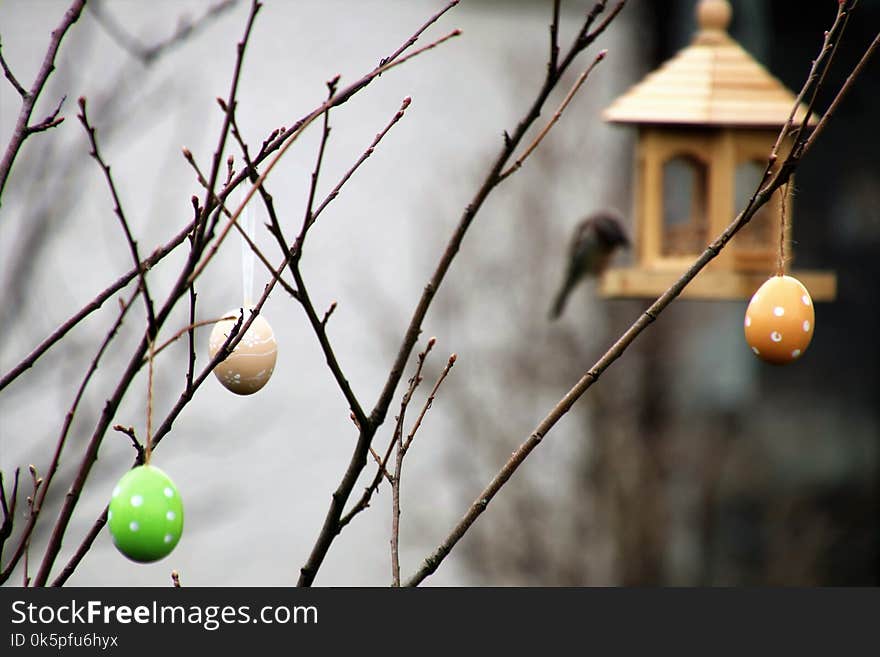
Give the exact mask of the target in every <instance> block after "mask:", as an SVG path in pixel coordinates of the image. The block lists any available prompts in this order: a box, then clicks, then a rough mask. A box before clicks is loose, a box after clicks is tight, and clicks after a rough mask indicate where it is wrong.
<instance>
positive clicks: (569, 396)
mask: <svg viewBox="0 0 880 657" xmlns="http://www.w3.org/2000/svg"><path fill="white" fill-rule="evenodd" d="M851 4H852V0H850V1H849V2H841V4H840V5H839V9H838V16H837V19H835V25H838V21H839V20H840V15H841V13H842V12H846V11H848V10H849V9H850V8H851ZM841 37H842V29H841V30H838V31H835V30H833V29H832V30H829V31H828V32H827V33H826V37H825V41H824V43H823V46H822V52H823V53H825V52H830V50H829V43H832V42H833V41H834V40H836V39H838V38H841ZM876 42H877V39H875V41H874V43H872V45H871V46H870V47H869V49H868V50H869V51H871V50H872V49H873V48H874V47H875V44H876ZM866 54H868V53H866ZM819 59H821V56H820V58H819ZM817 61H818V60H817ZM864 61H865V57H863V58H862V60H861V61H860V62H859V64H858V65H857V66H856V69H855V70H854V71H853V74H852V75H851V76H850V78H848V79H847V81H846V83H845V84H844V86H845V87H847V88H848V87H849V86H851V84H852V80H853V79H854V76H855V75H856V74H857V73H858V72H860V71H861V70H862V66H863V63H864ZM820 78H822V79H824V76H819V78H817V76H816V67H815V66H814V67H813V70H812V71H811V72H810V75H809V76H808V78H807V81H806V83H805V84H804V87H803V89H802V90H801V93H800V94H798V97H797V100H796V101H795V104H794V107H793V109H792V112H791V115H790V117H789V119H788V121H787V122H786V124H785V125H784V126H783V127H782V130H781V131H780V133H779V138H778V139H777V142H776V145H775V146H774V147H773V150H772V151H771V153H770V155H769V157H768V164H767V169H768V171H769V170H771V169H772V167H773V164H774V162H775V159H776V157H777V151H778V148H779V146H780V144H781V143H782V140H783V139H784V137H785V135H786V134H788V131H789V130H790V128H791V125H792V122H793V119H794V116H795V113H796V111H797V109H798V106H799V104H800V100H801V99H802V98H803V97H804V95H805V94H806V90H807V89H808V88H810V86H811V85H812V84H813V82H814V81H815V80H816V79H820ZM841 91H844V89H843V88H842V89H841ZM837 97H838V98H839V97H840V93H838V95H837ZM809 143H811V142H809V140H808V138H807V137H805V136H804V135H803V134H800V135H798V139H797V141H796V143H795V146H794V147H793V148H792V150H791V152H790V153H789V154H788V156H787V157H786V159H785V161H784V162H783V163H782V165H781V166H780V167H779V169H778V171H777V172H776V174H775V175H774V176H773V177H772V179H771V180H770V181H769V182H768V183H767V184H766V185H765V186H764V187H762V186H761V185H759V186H758V188H757V189H756V190H755V192H754V194H753V195H752V197H751V198H750V199H749V201H748V203H747V204H746V207H745V209H744V210H743V211H742V212H740V214H739V215H738V216H737V217H736V219H735V220H734V221H733V222H732V223H731V224H730V225H729V226H728V227H727V228H726V229H725V230H724V232H723V233H722V234H721V235H720V236H719V237H717V238H716V239H715V240H714V241H713V242H712V243H711V244H710V245H709V246H708V247H706V249H705V251H703V253H702V254H701V255H700V256H699V257H698V258H697V260H696V261H695V262H694V263H693V264H692V265H691V266H690V267H689V268H688V270H687V271H686V272H685V273H684V274H683V275H682V276H681V277H680V278H679V279H678V280H677V281H676V282H675V283H673V284H672V285H671V286H670V287H669V288H668V289H667V290H666V291H665V292H664V293H663V294H662V295H661V296H660V297H659V298H658V299H657V300H656V301H655V302H654V303H653V304H651V306H650V307H649V308H648V309H647V310H646V311H644V312H643V313H642V314H641V315H640V316H639V317H638V318H637V319H636V321H635V322H634V323H633V324H632V325H631V326H630V327H629V328H628V329H627V330H626V332H624V333H623V335H621V336H620V338H618V340H617V341H616V342H615V343H614V345H612V347H611V348H610V349H609V350H608V351H607V352H605V354H604V355H603V356H602V357H601V358H600V359H599V360H598V361H597V362H596V363H595V365H593V367H592V368H591V369H590V370H588V371H587V372H586V373H585V374H584V375H583V376H582V377H581V379H580V380H579V381H578V382H577V383H576V384H575V385H574V386H573V387H572V388H571V389H570V390H569V391H568V392H567V393H566V394H565V396H564V397H563V398H562V399H561V400H560V401H559V402H558V403H557V404H556V406H555V407H554V408H553V409H552V410H551V411H550V412H549V413H548V414H547V415H546V416H545V417H544V419H543V420H541V422H540V423H539V424H538V426H537V427H535V429H534V431H532V433H531V434H530V435H529V437H528V438H527V439H526V440H525V442H523V443H522V444H521V445H520V446H519V447H518V448H517V449H516V451H514V452H513V454H512V455H511V457H510V458H509V459H508V461H507V463H505V464H504V466H503V467H502V468H501V469H500V470H499V471H498V473H497V474H496V475H495V476H494V477H493V478H492V480H491V481H490V482H489V484H488V485H487V486H486V488H485V489H484V490H483V491H482V492H481V493H480V495H479V496H478V497H477V498H476V499H475V500H474V502H473V503H472V504H471V506H470V507H469V509H468V510H467V512H466V513H465V514H464V516H462V518H461V519H460V520H459V522H458V523H457V524H456V525H455V527H454V528H453V529H452V531H451V532H450V533H449V534H448V535H447V536H446V538H445V539H444V540H443V541H442V542H441V543H440V545H439V546H438V547H437V548H436V549H435V550H434V551H433V552H432V553H431V554H430V555H429V556H428V557H427V558H426V559H425V560H424V562H423V563H422V565H421V567H420V568H419V569H418V570H417V571H416V573H415V574H414V575H413V576H412V577H411V578H410V580H409V581H408V582H407V586H418V585H419V584H420V583H421V582H423V581H424V580H425V578H427V577H429V576H430V575H431V574H432V573H434V572H435V571H436V570H437V568H438V567H439V565H440V563H441V562H442V561H443V560H444V559H445V558H446V556H447V555H448V554H449V553H450V552H451V550H452V549H453V548H454V547H455V545H456V543H458V541H459V540H460V539H461V538H462V537H463V536H464V534H465V533H466V532H467V531H468V529H469V528H470V527H471V526H472V525H473V523H474V522H475V521H476V520H477V518H479V516H480V515H481V514H482V513H483V512H484V511H485V510H486V508H487V506H488V505H489V503H490V502H491V501H492V499H493V498H494V497H495V495H496V494H497V493H498V491H499V490H501V488H502V487H503V486H504V484H505V483H507V481H508V480H509V479H510V477H511V476H512V475H513V473H514V472H515V471H516V470H517V468H519V466H520V465H522V463H523V462H524V461H525V459H526V458H527V457H528V455H529V454H530V453H531V452H532V451H533V450H534V449H535V448H536V447H537V446H538V445H539V444H540V443H541V441H542V440H543V439H544V437H545V436H546V435H547V434H548V433H549V432H550V430H551V429H552V428H553V427H554V426H555V424H556V423H557V422H558V421H559V419H560V418H562V416H564V415H565V414H566V413H567V412H568V411H569V410H570V409H571V407H572V406H573V405H574V403H575V402H576V401H577V400H578V399H580V397H581V396H582V395H583V394H584V393H585V392H586V391H587V390H588V389H589V388H590V387H591V386H592V385H593V384H594V383H595V382H596V381H598V380H599V377H600V376H601V375H602V373H603V372H605V370H607V369H608V368H609V367H610V366H611V365H612V364H613V363H614V362H615V361H616V360H617V359H618V358H620V356H622V355H623V353H624V352H625V351H626V349H627V348H628V347H629V346H630V345H631V344H632V343H633V342H634V341H635V339H636V338H637V337H638V336H639V335H640V334H641V333H642V331H644V330H645V329H646V328H647V327H648V326H649V325H650V324H652V323H653V322H654V321H656V319H657V317H659V315H660V313H662V312H663V310H664V309H665V308H666V307H667V306H669V304H671V303H672V302H673V301H674V300H675V299H676V298H677V297H678V296H679V295H680V294H681V292H682V291H683V290H684V289H685V287H687V285H688V284H689V283H690V282H691V281H692V280H693V279H694V278H695V277H696V276H697V275H698V274H699V273H700V272H701V271H702V270H703V269H704V268H705V267H706V265H707V264H708V263H709V262H710V261H711V260H712V259H714V258H715V257H716V256H717V255H718V254H719V253H720V252H721V251H722V250H723V249H724V247H725V246H726V245H727V244H728V243H729V242H730V240H731V239H732V238H733V236H734V235H735V234H736V233H737V232H739V230H741V229H742V228H743V227H744V226H745V225H746V224H747V223H748V222H749V220H750V219H751V218H752V217H753V216H754V215H755V214H756V213H757V211H758V210H759V209H760V208H761V207H763V206H764V205H765V204H766V203H767V202H768V201H769V200H770V199H771V198H772V196H773V193H774V192H775V191H776V190H777V189H778V188H779V187H781V186H782V185H784V184H786V183H787V182H788V179H789V178H790V176H791V174H792V173H793V172H794V170H795V169H796V168H797V165H798V163H799V161H800V157H801V155H802V154H803V153H804V152H806V151H805V148H804V147H805V146H806V145H807V144H809ZM762 184H763V182H762Z"/></svg>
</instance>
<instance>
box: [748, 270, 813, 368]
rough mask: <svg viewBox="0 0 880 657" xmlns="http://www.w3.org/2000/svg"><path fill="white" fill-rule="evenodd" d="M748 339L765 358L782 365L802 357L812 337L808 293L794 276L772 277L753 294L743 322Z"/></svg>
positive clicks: (811, 314)
mask: <svg viewBox="0 0 880 657" xmlns="http://www.w3.org/2000/svg"><path fill="white" fill-rule="evenodd" d="M743 326H744V329H745V337H746V342H748V344H749V346H750V347H751V348H752V351H753V352H754V353H755V355H757V356H758V357H759V358H761V359H762V360H765V361H767V362H768V363H773V364H775V365H783V364H785V363H789V362H791V361H793V360H796V359H798V358H800V357H801V356H802V355H803V353H804V351H806V349H807V346H808V345H809V344H810V340H812V338H813V329H814V327H815V314H814V310H813V302H812V300H811V298H810V294H809V292H807V290H806V288H805V287H804V286H803V284H801V282H800V281H799V280H797V279H796V278H793V277H791V276H773V277H772V278H770V279H769V280H768V281H766V282H765V283H764V284H763V285H762V286H761V287H760V288H759V289H758V291H757V292H756V293H755V294H754V296H753V297H752V300H751V301H750V302H749V306H748V308H747V309H746V317H745V321H744V322H743Z"/></svg>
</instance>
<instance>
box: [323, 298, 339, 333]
mask: <svg viewBox="0 0 880 657" xmlns="http://www.w3.org/2000/svg"><path fill="white" fill-rule="evenodd" d="M335 310H336V302H335V301H333V302H331V304H330V307H329V308H327V310H325V311H324V317H323V318H321V326H323V327H324V329H326V328H327V322H328V321H330V317H331V316H332V315H333V312H334V311H335Z"/></svg>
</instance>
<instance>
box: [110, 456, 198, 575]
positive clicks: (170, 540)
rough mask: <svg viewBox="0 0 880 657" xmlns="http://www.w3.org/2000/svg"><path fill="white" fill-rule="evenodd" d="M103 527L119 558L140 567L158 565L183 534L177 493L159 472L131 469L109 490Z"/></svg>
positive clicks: (155, 469)
mask: <svg viewBox="0 0 880 657" xmlns="http://www.w3.org/2000/svg"><path fill="white" fill-rule="evenodd" d="M107 524H108V526H109V528H110V534H111V535H112V536H113V542H114V543H115V544H116V547H117V548H118V549H119V551H120V552H122V554H124V555H125V556H127V557H128V558H129V559H131V560H132V561H138V562H141V563H148V562H151V561H158V560H159V559H162V558H163V557H165V556H167V555H168V554H170V552H171V550H173V549H174V546H175V545H177V542H178V541H179V540H180V535H181V534H182V533H183V502H182V501H181V499H180V493H178V492H177V487H176V486H175V485H174V483H173V482H172V481H171V479H169V478H168V475H166V474H165V473H164V472H162V471H161V470H160V469H159V468H156V467H154V466H152V465H141V466H138V467H136V468H133V469H131V470H129V471H128V472H127V473H125V475H124V476H123V477H122V479H120V480H119V483H118V484H116V487H115V488H114V489H113V496H112V498H111V499H110V508H109V510H108V511H107Z"/></svg>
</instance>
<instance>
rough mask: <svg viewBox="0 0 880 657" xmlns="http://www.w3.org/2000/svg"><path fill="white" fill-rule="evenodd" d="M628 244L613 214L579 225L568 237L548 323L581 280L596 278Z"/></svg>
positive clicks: (599, 214)
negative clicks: (561, 276)
mask: <svg viewBox="0 0 880 657" xmlns="http://www.w3.org/2000/svg"><path fill="white" fill-rule="evenodd" d="M629 243H630V242H629V238H628V237H627V236H626V232H625V231H624V230H623V224H622V223H621V219H620V217H619V216H618V215H616V214H614V213H613V212H610V211H608V210H600V211H599V212H596V213H594V214H591V215H590V216H588V217H587V218H586V219H584V220H583V221H581V222H580V223H579V224H578V225H577V227H576V228H575V231H574V235H573V236H572V240H571V246H569V249H568V268H567V269H566V272H565V280H564V281H563V283H562V288H561V289H560V290H559V294H557V295H556V300H555V301H554V303H553V307H552V308H550V319H556V318H557V317H559V316H560V315H561V314H562V311H563V310H564V309H565V302H566V301H567V300H568V295H569V294H571V291H572V290H573V289H574V288H575V287H576V286H577V284H578V283H579V282H580V281H581V279H583V278H585V277H587V276H596V277H598V276H600V275H601V274H602V272H604V271H605V268H606V267H608V263H609V262H610V261H611V256H613V255H614V252H615V251H616V250H617V248H618V247H621V246H623V247H628V246H629Z"/></svg>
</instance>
